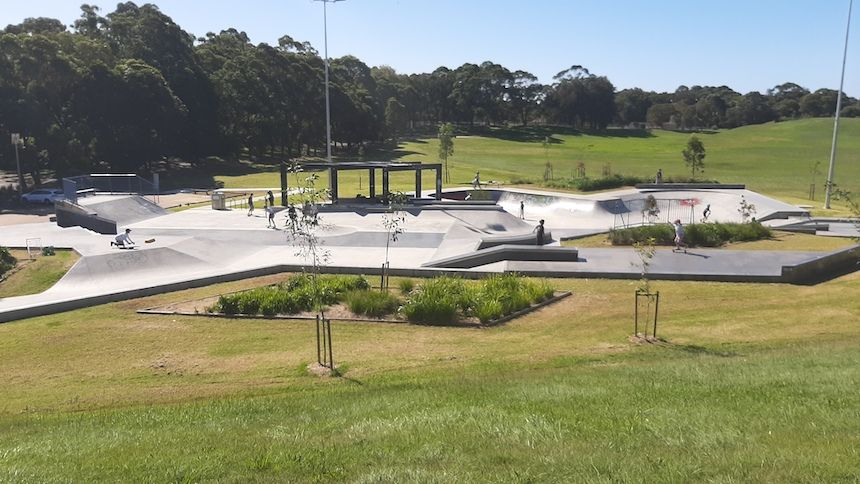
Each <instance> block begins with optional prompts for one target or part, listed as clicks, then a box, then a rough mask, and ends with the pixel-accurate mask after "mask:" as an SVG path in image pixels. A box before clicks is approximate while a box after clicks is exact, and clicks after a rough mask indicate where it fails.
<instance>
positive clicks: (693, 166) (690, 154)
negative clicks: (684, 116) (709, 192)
mask: <svg viewBox="0 0 860 484" xmlns="http://www.w3.org/2000/svg"><path fill="white" fill-rule="evenodd" d="M681 154H682V155H684V163H685V164H686V165H687V168H689V169H690V171H691V172H692V175H693V178H696V172H699V171H705V145H704V143H702V141H701V140H700V139H699V138H698V137H696V136H690V139H689V140H687V147H686V148H684V151H682V152H681Z"/></svg>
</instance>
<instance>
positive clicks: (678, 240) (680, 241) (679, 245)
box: [672, 219, 687, 254]
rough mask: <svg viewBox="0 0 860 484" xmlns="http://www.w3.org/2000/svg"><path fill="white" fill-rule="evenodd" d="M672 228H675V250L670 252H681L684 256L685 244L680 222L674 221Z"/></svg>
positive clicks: (682, 227)
mask: <svg viewBox="0 0 860 484" xmlns="http://www.w3.org/2000/svg"><path fill="white" fill-rule="evenodd" d="M672 226H673V227H674V228H675V248H674V249H672V252H675V251H681V250H683V251H684V253H685V254H686V253H687V243H686V242H684V226H683V225H681V220H680V219H676V220H675V222H673V223H672Z"/></svg>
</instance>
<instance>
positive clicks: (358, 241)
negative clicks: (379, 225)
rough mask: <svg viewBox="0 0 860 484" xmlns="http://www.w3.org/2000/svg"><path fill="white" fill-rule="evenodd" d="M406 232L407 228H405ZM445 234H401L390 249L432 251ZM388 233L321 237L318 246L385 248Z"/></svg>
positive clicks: (357, 233) (359, 233)
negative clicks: (407, 248)
mask: <svg viewBox="0 0 860 484" xmlns="http://www.w3.org/2000/svg"><path fill="white" fill-rule="evenodd" d="M407 230H408V227H407ZM444 236H445V234H440V233H433V232H408V231H407V232H403V233H402V234H400V235H398V236H397V241H396V242H391V245H390V246H391V247H399V248H405V247H409V248H420V249H432V248H435V247H438V246H439V244H441V243H442V239H443V237H444ZM387 242H388V232H354V233H351V234H345V235H336V236H331V237H326V236H323V237H321V238H320V244H321V245H323V246H327V247H385V245H386V243H387Z"/></svg>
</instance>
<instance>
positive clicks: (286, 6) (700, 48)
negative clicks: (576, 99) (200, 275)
mask: <svg viewBox="0 0 860 484" xmlns="http://www.w3.org/2000/svg"><path fill="white" fill-rule="evenodd" d="M81 3H85V2H83V1H75V0H29V1H19V0H4V1H3V2H2V8H0V25H2V26H5V25H6V24H9V23H18V22H20V21H21V20H23V19H24V18H25V17H37V16H48V17H53V18H58V19H60V20H62V21H63V22H65V23H67V24H71V23H72V22H73V21H74V19H75V18H77V17H78V16H79V13H80V12H79V9H78V6H79V5H80V4H81ZM89 3H93V4H96V5H99V6H100V7H102V14H106V13H108V12H110V11H112V10H113V8H114V7H115V5H116V0H113V1H110V2H104V1H94V0H89ZM142 3H144V2H138V4H139V5H140V4H142ZM152 3H155V4H156V5H158V6H159V8H160V9H161V10H162V11H163V12H164V13H166V14H167V15H169V16H170V17H172V18H173V20H174V21H176V22H177V23H178V24H179V25H181V26H182V27H183V28H184V29H185V30H187V31H189V32H191V33H193V34H195V35H198V36H201V35H203V34H205V33H206V32H207V31H215V32H217V31H219V30H221V29H225V28H228V27H235V28H237V29H239V30H244V31H245V32H247V33H248V35H249V36H250V37H251V40H252V41H253V42H255V43H257V42H267V43H275V42H276V41H277V38H278V37H280V36H281V35H284V34H288V35H290V36H292V37H293V38H295V39H297V40H301V41H305V40H306V41H309V42H311V43H312V44H313V45H314V46H315V47H316V48H317V49H318V50H319V51H320V52H322V51H323V16H322V8H323V6H322V4H321V3H319V2H314V1H313V0H244V1H236V0H229V1H228V0H208V1H202V0H160V1H155V2H152ZM858 10H860V4H858V5H855V8H854V12H853V15H852V17H853V19H852V20H853V24H852V33H851V37H850V40H849V46H848V69H847V71H846V74H845V91H846V92H847V93H848V94H849V95H852V96H855V97H857V96H860V32H858V29H860V22H858V17H860V14H858ZM847 18H848V0H720V1H707V2H706V1H692V0H687V1H683V0H650V1H649V0H628V1H621V0H602V1H601V0H569V1H562V0H520V1H512V0H497V1H494V2H490V1H481V0H467V1H463V0H459V1H457V0H432V1H431V0H346V1H343V2H338V3H335V4H329V5H328V27H329V55H330V56H331V57H338V56H341V55H345V54H352V55H355V56H356V57H359V58H360V59H361V60H363V61H364V62H366V63H367V64H368V65H371V66H373V65H382V64H387V65H390V66H392V67H393V68H395V69H396V70H397V71H398V72H404V73H414V72H430V71H432V70H434V69H435V68H436V67H438V66H440V65H445V66H447V67H450V68H455V67H457V66H459V65H461V64H463V63H464V62H474V63H478V64H479V63H481V62H483V61H485V60H491V61H493V62H497V63H499V64H502V65H504V66H505V67H507V68H509V69H511V70H514V69H523V70H527V71H529V72H532V73H533V74H535V75H536V76H538V77H539V78H540V80H541V81H542V82H547V83H548V82H551V81H552V76H553V75H554V74H555V73H557V72H558V71H561V70H563V69H565V68H567V67H569V66H571V65H573V64H579V65H583V66H585V67H587V68H588V69H589V70H591V72H593V73H596V74H601V75H606V76H608V77H609V79H610V80H611V81H612V82H613V83H614V84H615V86H616V87H617V88H619V89H622V88H627V87H634V86H635V87H641V88H643V89H647V90H658V91H673V90H674V89H675V88H676V87H677V86H678V85H680V84H685V85H688V86H692V85H695V84H699V85H728V86H729V87H732V88H733V89H735V90H737V91H740V92H742V93H745V92H748V91H752V90H757V91H761V92H764V91H765V90H767V89H768V88H770V87H773V86H775V85H777V84H780V83H782V82H786V81H791V82H796V83H798V84H800V85H802V86H804V87H807V88H809V89H811V90H815V89H818V88H821V87H829V88H833V89H836V88H837V87H838V85H839V74H840V65H841V61H842V47H843V43H844V39H845V23H846V21H847Z"/></svg>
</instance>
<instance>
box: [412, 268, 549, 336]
mask: <svg viewBox="0 0 860 484" xmlns="http://www.w3.org/2000/svg"><path fill="white" fill-rule="evenodd" d="M554 292H555V290H554V289H553V288H552V286H550V285H549V284H548V283H547V282H546V281H540V282H536V281H533V280H531V279H526V278H523V277H521V276H519V275H517V274H512V273H507V274H498V275H493V276H490V277H488V278H486V279H484V280H482V281H480V282H479V283H477V284H466V283H465V282H464V281H462V280H461V279H457V278H451V277H445V276H443V277H438V278H435V279H431V280H429V281H427V282H425V283H424V284H423V285H421V286H420V287H419V288H418V289H416V290H415V291H414V292H413V293H412V295H411V296H410V298H409V300H408V301H407V302H406V304H405V305H404V307H403V314H404V315H405V316H406V317H407V318H408V319H409V320H410V321H413V322H419V323H425V324H451V323H454V322H456V321H457V319H458V317H459V316H461V315H463V316H475V317H477V318H478V319H479V320H480V321H481V322H482V323H487V322H489V321H492V320H495V319H498V318H500V317H502V316H506V315H508V314H511V313H513V312H516V311H519V310H521V309H524V308H527V307H529V306H530V305H532V304H534V303H537V302H540V301H543V300H545V299H547V298H548V297H550V296H552V294H553V293H554Z"/></svg>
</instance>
